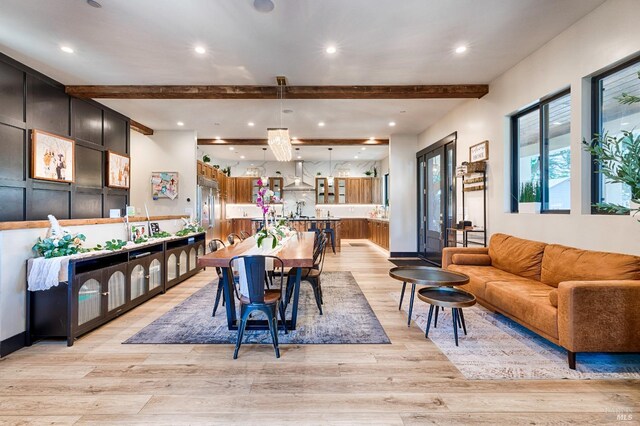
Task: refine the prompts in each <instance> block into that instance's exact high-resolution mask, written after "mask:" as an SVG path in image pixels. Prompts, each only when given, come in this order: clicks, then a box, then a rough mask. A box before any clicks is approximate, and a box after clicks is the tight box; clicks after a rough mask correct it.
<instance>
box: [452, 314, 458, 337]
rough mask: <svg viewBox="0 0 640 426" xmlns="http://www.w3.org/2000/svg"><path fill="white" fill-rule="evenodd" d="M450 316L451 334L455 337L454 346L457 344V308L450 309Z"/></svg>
mask: <svg viewBox="0 0 640 426" xmlns="http://www.w3.org/2000/svg"><path fill="white" fill-rule="evenodd" d="M451 316H452V319H453V336H454V337H455V339H456V346H458V310H457V309H452V313H451Z"/></svg>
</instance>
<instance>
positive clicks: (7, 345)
mask: <svg viewBox="0 0 640 426" xmlns="http://www.w3.org/2000/svg"><path fill="white" fill-rule="evenodd" d="M26 339H27V332H26V331H23V332H22V333H18V334H16V335H15V336H12V337H9V338H8V339H4V340H2V341H0V358H2V357H5V356H7V355H9V354H10V353H12V352H15V351H17V350H18V349H22V348H24V347H25V346H26V344H25V342H26Z"/></svg>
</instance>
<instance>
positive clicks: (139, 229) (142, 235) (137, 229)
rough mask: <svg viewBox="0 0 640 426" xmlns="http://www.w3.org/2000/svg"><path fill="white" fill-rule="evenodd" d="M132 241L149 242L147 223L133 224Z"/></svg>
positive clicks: (138, 242)
mask: <svg viewBox="0 0 640 426" xmlns="http://www.w3.org/2000/svg"><path fill="white" fill-rule="evenodd" d="M130 234H131V241H133V242H134V243H136V244H141V243H145V242H147V240H148V239H149V230H148V229H147V227H146V225H137V226H136V225H131V232H130Z"/></svg>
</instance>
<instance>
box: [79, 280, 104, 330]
mask: <svg viewBox="0 0 640 426" xmlns="http://www.w3.org/2000/svg"><path fill="white" fill-rule="evenodd" d="M102 282H103V277H102V271H101V270H98V271H91V272H84V273H81V274H78V275H76V277H75V288H77V292H76V293H75V294H76V298H77V300H76V302H77V310H76V311H77V316H76V325H77V326H78V327H82V326H83V325H85V324H89V323H91V322H92V321H93V320H97V319H99V318H100V317H102V315H103V313H104V310H103V309H104V307H103V303H102V300H103V296H102V293H103V292H104V290H103V286H102Z"/></svg>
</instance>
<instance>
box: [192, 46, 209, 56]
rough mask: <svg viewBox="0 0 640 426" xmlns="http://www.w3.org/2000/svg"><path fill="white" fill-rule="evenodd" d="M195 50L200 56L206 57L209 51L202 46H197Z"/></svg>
mask: <svg viewBox="0 0 640 426" xmlns="http://www.w3.org/2000/svg"><path fill="white" fill-rule="evenodd" d="M193 50H195V51H196V53H199V54H200V55H204V54H205V53H207V50H206V49H205V48H204V47H202V46H196V47H195V49H193Z"/></svg>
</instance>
